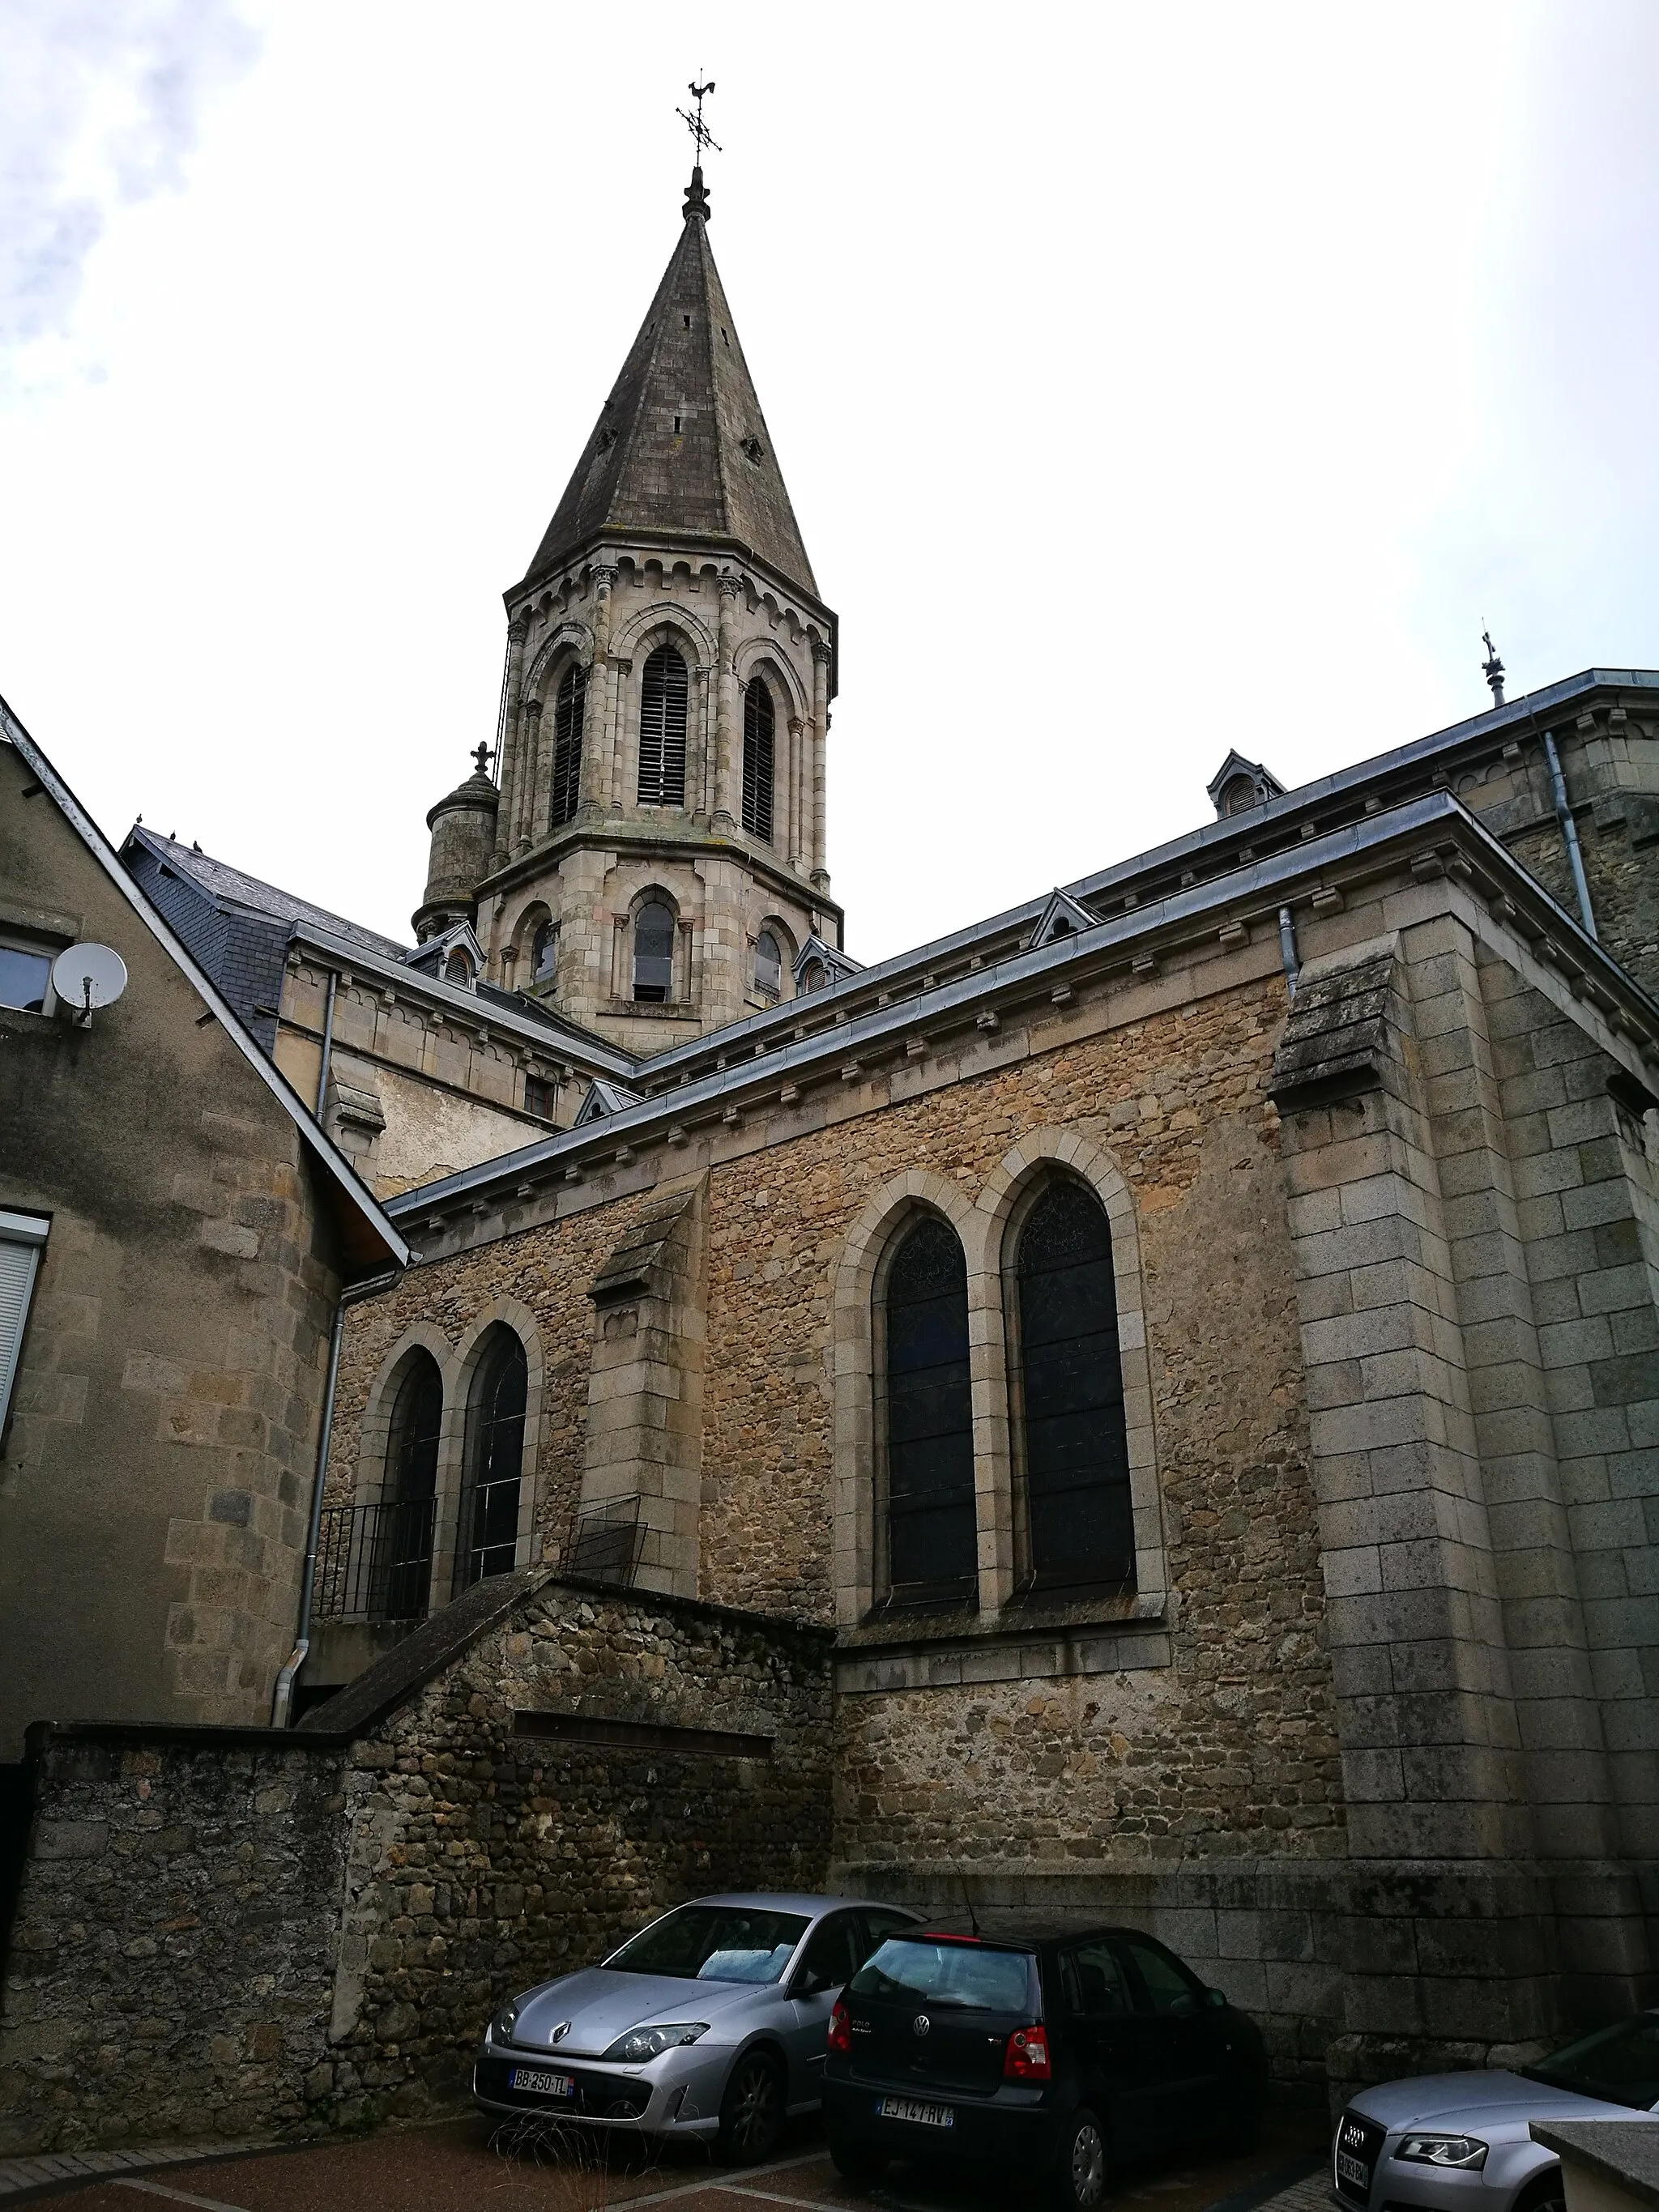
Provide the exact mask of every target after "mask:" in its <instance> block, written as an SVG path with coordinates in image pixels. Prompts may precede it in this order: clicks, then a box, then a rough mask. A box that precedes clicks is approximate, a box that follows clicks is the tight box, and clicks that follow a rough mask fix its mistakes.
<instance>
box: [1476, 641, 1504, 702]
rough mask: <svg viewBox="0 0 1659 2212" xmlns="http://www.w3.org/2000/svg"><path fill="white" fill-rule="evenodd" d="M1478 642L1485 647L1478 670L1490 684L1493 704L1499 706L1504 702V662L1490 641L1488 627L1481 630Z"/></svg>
mask: <svg viewBox="0 0 1659 2212" xmlns="http://www.w3.org/2000/svg"><path fill="white" fill-rule="evenodd" d="M1480 642H1481V644H1482V645H1484V646H1485V647H1486V659H1485V660H1483V661H1482V662H1481V664H1480V671H1481V673H1482V675H1483V676H1485V678H1486V681H1487V683H1488V684H1491V686H1492V704H1493V706H1494V707H1501V706H1502V705H1503V703H1504V664H1503V662H1502V661H1501V660H1500V659H1498V647H1496V646H1495V645H1494V644H1493V643H1492V632H1491V631H1490V630H1489V629H1483V630H1482V631H1481V633H1480Z"/></svg>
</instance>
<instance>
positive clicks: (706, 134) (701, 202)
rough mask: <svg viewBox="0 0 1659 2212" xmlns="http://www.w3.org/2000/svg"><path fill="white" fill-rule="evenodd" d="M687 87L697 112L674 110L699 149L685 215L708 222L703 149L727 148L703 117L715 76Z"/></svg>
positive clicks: (686, 200) (718, 150) (681, 109)
mask: <svg viewBox="0 0 1659 2212" xmlns="http://www.w3.org/2000/svg"><path fill="white" fill-rule="evenodd" d="M686 89H687V90H688V91H689V92H690V94H691V97H692V99H693V100H696V103H697V112H696V114H695V115H693V114H691V113H690V112H689V111H688V110H687V109H685V108H684V107H677V108H676V109H675V110H674V112H675V114H676V115H678V117H679V118H680V120H681V122H682V123H684V125H685V127H686V129H687V130H688V131H690V133H691V138H692V143H694V144H695V145H696V149H697V158H696V163H695V165H694V166H693V168H692V171H691V181H690V184H689V185H687V186H686V191H685V210H684V211H685V217H686V220H687V221H688V222H690V219H691V217H692V216H694V215H696V216H702V219H703V221H704V222H708V193H707V192H706V191H704V190H703V183H702V154H703V149H704V147H705V146H712V147H713V148H714V151H715V152H716V153H717V154H721V153H724V152H725V150H726V149H725V148H724V147H723V146H722V145H721V144H720V140H719V139H718V138H716V137H715V136H714V132H713V131H710V129H709V128H708V125H707V124H706V123H705V122H704V121H703V119H702V103H703V100H704V99H705V97H706V96H707V94H709V93H711V92H713V90H714V79H713V77H710V79H709V80H708V83H707V84H696V83H693V84H690V85H688V86H687V88H686Z"/></svg>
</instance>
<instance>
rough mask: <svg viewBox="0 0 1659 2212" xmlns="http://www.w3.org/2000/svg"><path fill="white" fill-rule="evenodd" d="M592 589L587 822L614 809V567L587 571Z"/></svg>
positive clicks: (585, 721) (585, 743) (585, 710)
mask: <svg viewBox="0 0 1659 2212" xmlns="http://www.w3.org/2000/svg"><path fill="white" fill-rule="evenodd" d="M588 574H589V575H590V577H591V578H592V588H593V661H592V666H591V667H590V668H589V670H588V671H587V696H586V699H585V700H584V702H583V705H582V775H581V811H582V813H583V814H584V815H585V816H586V817H589V818H590V819H591V818H592V817H593V816H595V815H597V814H602V813H603V812H604V811H605V809H606V808H607V807H608V806H611V805H615V803H616V801H615V799H614V796H613V793H614V792H615V788H616V775H617V763H616V757H615V756H616V731H615V727H614V724H615V721H616V715H615V713H614V711H613V708H612V693H613V690H614V688H615V687H614V686H613V684H612V683H611V586H613V585H614V584H615V582H616V580H617V571H616V569H615V568H614V567H611V566H608V565H606V564H605V562H595V563H594V565H593V567H592V568H591V569H589V571H588Z"/></svg>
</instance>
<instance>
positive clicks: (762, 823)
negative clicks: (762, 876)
mask: <svg viewBox="0 0 1659 2212" xmlns="http://www.w3.org/2000/svg"><path fill="white" fill-rule="evenodd" d="M776 735H777V715H776V713H775V709H774V708H773V705H772V694H771V692H770V691H769V690H768V689H767V685H766V681H765V678H763V677H759V676H756V677H752V678H750V682H749V685H748V688H747V690H745V691H744V695H743V826H744V829H747V830H748V831H749V832H750V835H751V836H756V837H763V838H764V839H765V841H766V842H767V843H768V844H770V843H771V842H772V780H773V756H774V749H775V741H776Z"/></svg>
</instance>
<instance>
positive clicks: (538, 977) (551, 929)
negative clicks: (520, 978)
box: [530, 921, 559, 984]
mask: <svg viewBox="0 0 1659 2212" xmlns="http://www.w3.org/2000/svg"><path fill="white" fill-rule="evenodd" d="M558 969H559V925H558V923H557V922H556V921H544V922H541V923H539V924H538V927H537V930H536V934H535V935H534V937H532V939H531V940H530V980H531V981H532V984H533V983H550V982H551V981H553V978H554V977H555V975H557V973H558Z"/></svg>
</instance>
